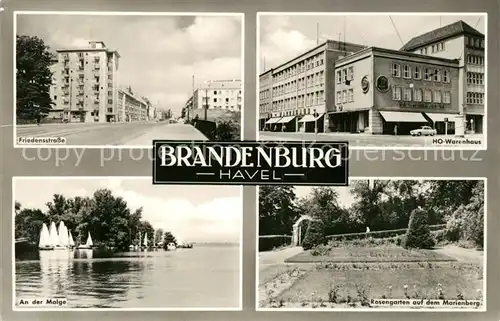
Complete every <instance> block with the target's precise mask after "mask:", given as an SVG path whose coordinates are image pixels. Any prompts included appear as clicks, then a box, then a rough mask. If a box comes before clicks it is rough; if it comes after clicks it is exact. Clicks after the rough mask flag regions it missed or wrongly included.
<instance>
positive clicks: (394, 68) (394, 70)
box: [392, 64, 401, 77]
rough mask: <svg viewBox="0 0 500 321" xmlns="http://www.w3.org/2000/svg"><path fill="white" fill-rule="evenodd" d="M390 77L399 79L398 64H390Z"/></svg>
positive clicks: (399, 70) (399, 68) (399, 69)
mask: <svg viewBox="0 0 500 321" xmlns="http://www.w3.org/2000/svg"><path fill="white" fill-rule="evenodd" d="M392 76H393V77H401V66H400V65H399V64H392Z"/></svg>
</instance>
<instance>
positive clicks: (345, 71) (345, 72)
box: [342, 69, 348, 82]
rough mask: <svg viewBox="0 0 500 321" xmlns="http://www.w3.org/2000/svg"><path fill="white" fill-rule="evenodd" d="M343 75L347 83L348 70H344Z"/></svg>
mask: <svg viewBox="0 0 500 321" xmlns="http://www.w3.org/2000/svg"><path fill="white" fill-rule="evenodd" d="M342 75H343V77H342V78H343V79H344V82H347V80H348V79H347V69H342Z"/></svg>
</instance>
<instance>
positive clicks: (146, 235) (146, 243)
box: [144, 233, 148, 247]
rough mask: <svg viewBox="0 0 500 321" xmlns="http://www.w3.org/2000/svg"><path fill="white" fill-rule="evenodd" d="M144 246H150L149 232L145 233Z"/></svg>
mask: <svg viewBox="0 0 500 321" xmlns="http://www.w3.org/2000/svg"><path fill="white" fill-rule="evenodd" d="M144 246H146V247H147V246H148V233H145V234H144Z"/></svg>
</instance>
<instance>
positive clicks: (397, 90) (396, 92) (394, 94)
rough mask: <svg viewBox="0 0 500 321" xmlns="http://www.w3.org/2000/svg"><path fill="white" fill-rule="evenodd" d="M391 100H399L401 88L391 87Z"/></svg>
mask: <svg viewBox="0 0 500 321" xmlns="http://www.w3.org/2000/svg"><path fill="white" fill-rule="evenodd" d="M392 100H401V88H400V87H396V86H393V87H392Z"/></svg>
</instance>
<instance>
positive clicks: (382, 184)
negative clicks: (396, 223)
mask: <svg viewBox="0 0 500 321" xmlns="http://www.w3.org/2000/svg"><path fill="white" fill-rule="evenodd" d="M388 185H389V181H380V180H373V181H371V182H370V181H369V180H359V181H354V182H353V183H352V188H351V193H352V194H353V195H354V198H355V200H356V202H355V203H354V205H353V207H352V209H353V210H354V211H355V212H356V214H355V215H358V217H360V218H362V220H363V221H364V223H365V224H367V225H368V226H370V227H374V228H378V227H379V226H377V223H378V222H377V220H378V219H379V216H380V214H381V207H380V203H381V199H382V195H385V192H386V188H387V186H388Z"/></svg>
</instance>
